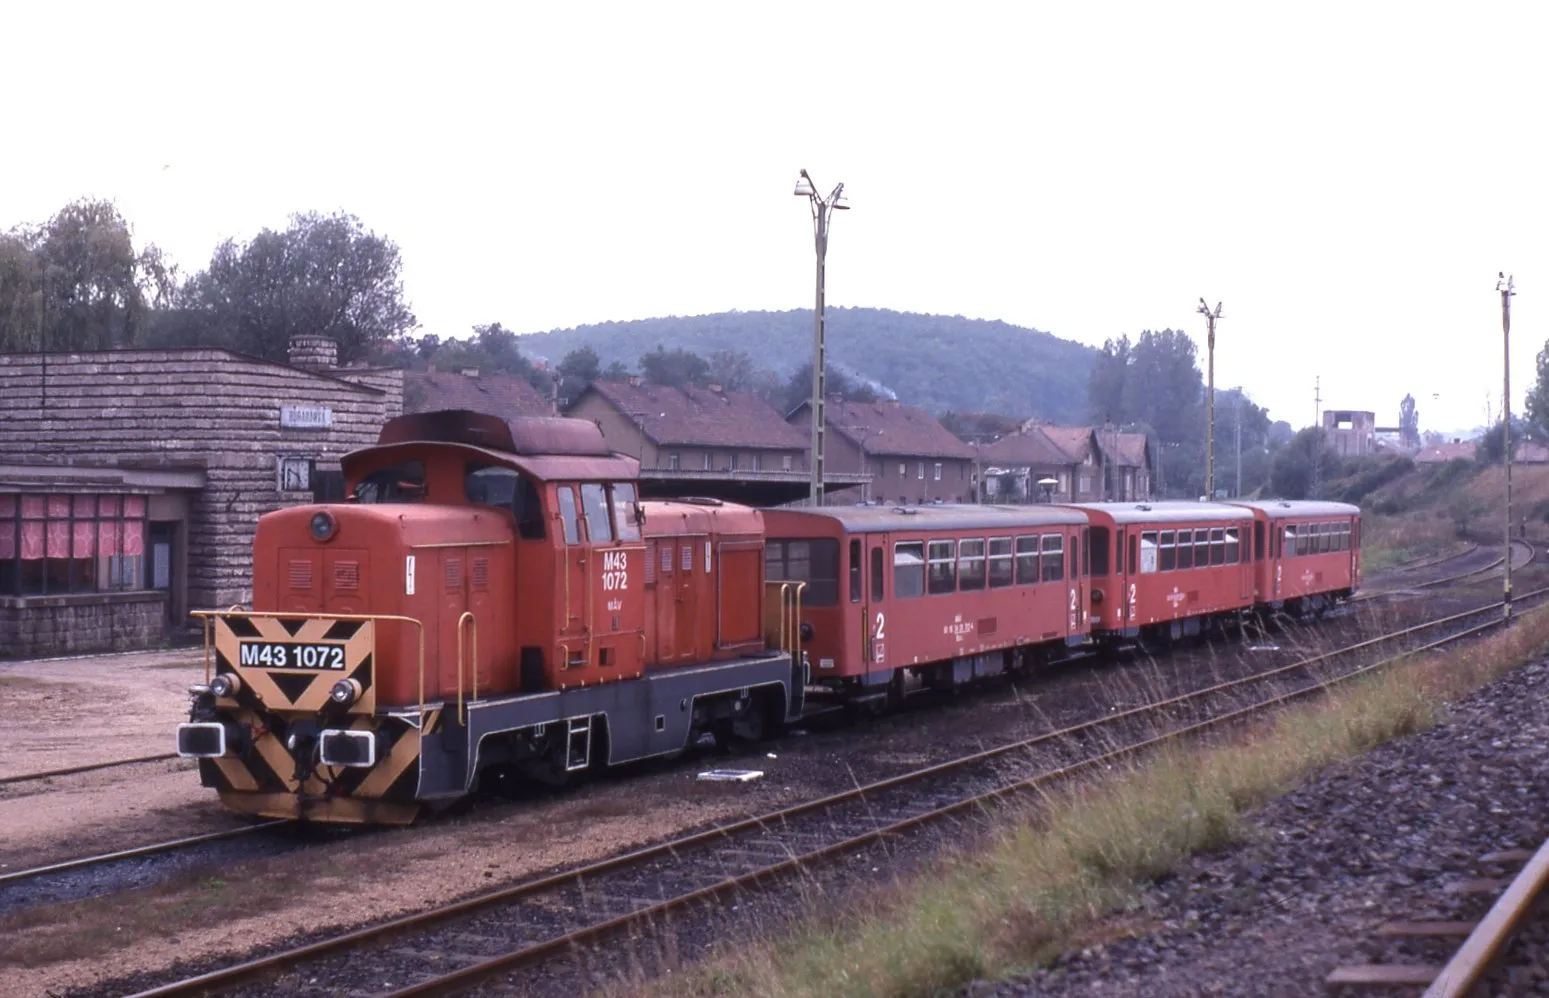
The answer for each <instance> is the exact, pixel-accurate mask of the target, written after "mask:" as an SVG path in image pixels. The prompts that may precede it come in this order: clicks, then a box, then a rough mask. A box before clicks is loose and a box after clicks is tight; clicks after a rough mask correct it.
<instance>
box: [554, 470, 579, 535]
mask: <svg viewBox="0 0 1549 998" xmlns="http://www.w3.org/2000/svg"><path fill="white" fill-rule="evenodd" d="M559 518H560V520H561V521H562V522H563V523H564V525H565V543H566V544H579V543H581V520H580V517H578V516H577V515H576V504H575V489H574V488H572V487H571V486H569V485H561V486H560V487H559Z"/></svg>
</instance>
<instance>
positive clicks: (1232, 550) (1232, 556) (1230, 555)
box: [1226, 530, 1239, 565]
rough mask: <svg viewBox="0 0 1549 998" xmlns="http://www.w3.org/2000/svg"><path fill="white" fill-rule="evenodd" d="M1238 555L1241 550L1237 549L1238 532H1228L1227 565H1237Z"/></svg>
mask: <svg viewBox="0 0 1549 998" xmlns="http://www.w3.org/2000/svg"><path fill="white" fill-rule="evenodd" d="M1238 553H1239V549H1238V547H1237V531H1236V530H1228V531H1227V532H1226V563H1227V564H1228V565H1235V564H1237V561H1238Z"/></svg>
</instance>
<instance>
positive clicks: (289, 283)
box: [182, 212, 515, 362]
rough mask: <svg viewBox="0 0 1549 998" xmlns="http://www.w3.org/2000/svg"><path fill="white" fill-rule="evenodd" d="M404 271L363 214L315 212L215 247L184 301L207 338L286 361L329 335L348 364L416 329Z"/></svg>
mask: <svg viewBox="0 0 1549 998" xmlns="http://www.w3.org/2000/svg"><path fill="white" fill-rule="evenodd" d="M401 270H402V265H401V262H400V260H399V255H398V246H397V245H396V244H395V243H393V241H392V240H390V239H387V238H386V237H384V236H379V235H377V234H376V233H374V232H371V231H369V230H367V229H365V228H364V227H363V226H362V225H361V223H360V220H359V219H358V218H356V217H355V216H353V215H344V214H336V215H320V214H318V213H316V212H309V213H306V214H299V215H293V216H291V221H290V227H289V228H287V229H285V230H284V231H280V232H276V231H274V230H272V229H265V230H263V231H262V232H260V233H259V234H258V235H257V236H254V237H253V239H252V241H251V242H249V243H247V244H245V245H239V244H238V243H237V242H236V241H234V240H231V239H228V240H226V241H225V242H224V243H222V244H221V245H220V246H217V247H216V249H215V253H214V254H213V255H212V256H211V258H210V265H209V267H208V268H207V269H206V270H204V271H202V272H200V273H199V274H197V275H195V276H194V277H193V278H192V279H191V280H190V281H189V282H188V284H187V285H186V286H185V287H184V289H183V294H182V299H183V303H184V304H185V305H186V306H187V307H188V308H190V309H191V310H193V311H195V312H197V313H199V316H200V318H201V319H202V321H203V328H204V330H205V332H204V333H203V334H202V336H203V338H204V339H205V340H206V341H213V342H216V343H219V344H221V345H224V346H228V347H231V348H233V349H237V350H241V351H244V352H246V353H251V354H253V355H255V356H258V357H264V358H267V359H269V360H278V361H283V360H285V358H286V357H287V355H288V352H289V347H290V338H291V336H293V335H295V334H298V333H309V334H315V335H321V336H328V337H331V338H332V339H333V340H334V341H335V342H337V343H338V344H339V359H340V361H341V362H347V361H351V360H356V359H360V358H363V357H365V356H367V355H368V354H369V353H370V352H371V351H372V350H373V349H374V348H377V347H380V346H382V345H384V344H386V343H388V342H390V341H392V340H394V339H397V338H398V337H400V336H402V335H403V334H405V333H407V332H408V331H409V330H410V329H413V328H414V326H415V319H414V313H413V312H411V311H410V310H409V306H408V304H407V303H406V302H405V301H404V297H403V280H402V278H401V276H400V272H401ZM498 325H499V324H498V323H497V324H496V327H497V328H498ZM512 338H513V340H514V338H515V337H514V336H513V337H512ZM431 352H432V353H434V352H435V350H434V349H432V351H431Z"/></svg>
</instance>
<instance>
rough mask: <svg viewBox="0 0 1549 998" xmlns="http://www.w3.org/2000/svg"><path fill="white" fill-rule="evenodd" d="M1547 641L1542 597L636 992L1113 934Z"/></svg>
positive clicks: (910, 987) (1061, 800)
mask: <svg viewBox="0 0 1549 998" xmlns="http://www.w3.org/2000/svg"><path fill="white" fill-rule="evenodd" d="M1546 648H1549V611H1538V612H1534V613H1531V614H1528V615H1525V616H1524V617H1523V618H1522V619H1521V620H1519V621H1518V622H1517V624H1516V626H1514V627H1513V628H1512V629H1511V630H1509V631H1508V632H1506V633H1504V634H1499V635H1495V636H1492V637H1490V638H1487V639H1484V640H1482V641H1479V642H1475V643H1473V644H1471V645H1470V646H1468V647H1466V648H1460V649H1457V650H1454V651H1451V652H1448V653H1446V654H1438V655H1429V656H1424V657H1422V658H1418V659H1415V660H1412V661H1407V662H1404V663H1400V664H1398V665H1397V666H1395V667H1391V668H1389V669H1386V670H1383V671H1381V672H1378V673H1376V674H1372V675H1368V676H1364V677H1361V678H1359V679H1356V680H1353V681H1351V682H1349V683H1346V684H1343V685H1341V686H1338V687H1335V688H1334V690H1333V691H1332V692H1331V693H1330V694H1329V695H1328V696H1327V697H1325V698H1323V699H1321V700H1319V701H1317V702H1314V703H1307V704H1303V705H1301V706H1298V707H1293V708H1289V709H1286V710H1284V711H1282V712H1281V713H1280V714H1278V715H1277V716H1276V717H1275V718H1274V719H1273V720H1272V721H1270V722H1269V723H1266V724H1264V725H1261V726H1259V727H1257V728H1255V729H1253V730H1252V731H1249V732H1246V733H1242V734H1239V735H1237V736H1236V737H1233V738H1230V739H1228V740H1226V741H1223V742H1218V743H1217V744H1214V745H1203V746H1193V747H1190V746H1175V747H1171V748H1168V749H1165V750H1162V751H1159V752H1157V753H1155V754H1153V755H1151V756H1150V757H1149V758H1148V759H1146V760H1145V761H1144V762H1142V763H1138V764H1136V765H1135V766H1132V767H1130V768H1127V769H1124V770H1121V771H1117V772H1115V773H1113V774H1111V775H1110V776H1108V777H1107V778H1105V779H1100V780H1095V781H1090V782H1086V783H1083V784H1081V785H1077V786H1071V787H1066V788H1064V789H1061V790H1057V791H1052V792H1050V793H1049V794H1048V795H1047V796H1046V797H1045V798H1044V799H1042V800H1041V801H1038V802H1036V805H1035V806H1029V807H1024V808H1022V809H1019V810H1014V811H1010V812H1006V813H1004V814H1002V815H998V816H997V817H996V819H995V820H993V821H987V822H986V823H985V824H986V826H987V827H985V828H982V829H977V830H974V831H975V834H974V835H973V844H972V846H971V847H965V848H963V849H961V850H959V851H957V852H954V853H951V854H949V855H947V856H946V857H944V858H942V859H941V860H940V861H939V862H933V863H932V865H931V866H930V868H929V869H928V870H927V871H925V872H923V873H921V874H919V875H917V876H914V877H912V878H910V879H908V880H906V881H903V882H901V883H898V884H895V885H894V886H892V887H890V888H886V889H880V890H878V891H877V892H876V893H875V895H873V896H869V897H865V898H862V899H861V901H860V902H859V903H856V902H855V900H854V899H853V898H851V899H848V903H847V907H846V909H845V910H843V911H842V912H840V913H834V911H835V909H836V908H838V900H839V899H836V898H821V897H820V898H815V899H814V900H813V908H814V910H815V912H817V913H816V914H814V915H813V916H812V917H811V918H810V919H809V920H807V921H805V922H803V923H801V924H800V925H798V926H797V927H796V928H795V929H794V930H791V931H787V932H784V933H783V934H780V935H779V936H778V937H777V938H774V939H773V940H768V939H767V937H766V936H764V935H763V934H762V933H760V934H758V935H756V936H753V937H750V938H741V937H739V938H737V939H736V940H735V941H734V942H732V943H729V944H727V945H725V946H723V947H722V952H721V953H720V954H719V955H718V956H715V957H713V958H711V959H710V960H709V961H707V962H706V963H704V964H702V965H700V966H696V967H691V968H689V969H688V970H687V972H686V973H678V974H674V975H672V976H670V977H661V978H657V979H655V980H652V981H636V982H634V983H631V984H624V985H619V986H618V987H616V988H615V991H616V992H618V993H621V994H631V995H674V996H684V995H687V996H699V998H709V996H722V995H727V996H729V995H748V996H753V998H806V996H811V998H817V996H843V998H927V996H932V995H936V994H940V993H942V992H943V991H947V990H951V989H956V988H960V987H962V986H963V985H965V984H967V983H968V982H971V981H973V980H975V979H981V978H995V977H1001V976H1004V975H1007V974H1009V973H1011V972H1014V971H1016V970H1018V969H1021V968H1026V967H1028V966H1031V965H1034V964H1037V963H1038V962H1040V961H1042V960H1045V959H1047V958H1049V957H1050V956H1052V955H1053V954H1056V953H1059V952H1062V951H1064V950H1066V949H1069V948H1072V947H1073V946H1078V945H1083V944H1084V941H1085V940H1087V939H1090V938H1093V937H1094V935H1093V934H1094V933H1101V932H1104V931H1110V932H1111V931H1112V928H1111V926H1112V923H1100V922H1099V919H1100V918H1102V917H1103V916H1105V915H1109V914H1112V913H1114V912H1121V911H1123V910H1124V909H1126V908H1127V907H1129V906H1130V905H1132V904H1134V903H1135V901H1136V900H1137V899H1138V897H1139V894H1140V891H1141V890H1142V889H1143V888H1144V887H1145V885H1146V884H1148V883H1150V882H1152V881H1154V880H1155V879H1156V878H1157V877H1159V876H1161V875H1162V874H1165V873H1166V872H1168V871H1169V870H1172V869H1174V868H1175V867H1176V866H1177V865H1178V864H1179V863H1180V862H1182V861H1183V860H1184V859H1185V858H1186V857H1188V856H1189V855H1191V854H1193V853H1197V852H1200V851H1204V850H1210V849H1215V848H1219V847H1222V846H1226V845H1229V844H1231V843H1234V842H1236V841H1238V840H1240V839H1241V838H1242V837H1243V835H1244V834H1245V831H1246V829H1247V828H1248V827H1249V823H1248V821H1247V815H1248V814H1249V812H1251V811H1252V810H1253V809H1255V808H1257V807H1259V806H1260V805H1262V804H1263V803H1264V802H1265V801H1267V800H1269V799H1270V798H1272V797H1275V796H1278V795H1280V794H1282V793H1284V792H1286V791H1287V790H1288V789H1290V788H1292V787H1294V786H1296V785H1297V784H1298V783H1299V782H1301V781H1302V780H1303V779H1305V777H1306V776H1307V775H1308V774H1309V773H1311V772H1312V771H1314V770H1316V769H1318V768H1319V767H1321V766H1324V765H1327V764H1329V763H1332V762H1336V761H1339V760H1341V759H1346V758H1349V757H1352V756H1355V755H1358V754H1360V753H1362V752H1365V751H1367V750H1368V749H1370V748H1371V747H1373V746H1375V745H1378V744H1381V743H1382V742H1385V741H1388V740H1389V739H1392V738H1395V737H1398V736H1400V735H1404V734H1408V733H1411V732H1414V731H1418V730H1420V729H1422V728H1424V727H1426V726H1428V725H1430V724H1433V723H1435V721H1436V720H1437V719H1438V718H1439V717H1440V716H1442V714H1443V712H1444V711H1445V708H1446V704H1447V703H1448V702H1449V701H1450V700H1452V699H1453V698H1455V697H1457V696H1459V695H1461V694H1463V693H1466V692H1468V691H1470V690H1472V689H1474V688H1476V687H1477V686H1479V685H1481V684H1482V683H1484V682H1487V681H1488V680H1490V679H1492V678H1494V677H1496V676H1497V675H1499V674H1500V673H1502V672H1504V671H1505V670H1506V669H1508V668H1511V667H1513V666H1515V665H1518V664H1520V663H1523V662H1526V661H1529V660H1531V659H1533V658H1535V657H1537V656H1539V655H1542V654H1543V653H1544V651H1545V649H1546Z"/></svg>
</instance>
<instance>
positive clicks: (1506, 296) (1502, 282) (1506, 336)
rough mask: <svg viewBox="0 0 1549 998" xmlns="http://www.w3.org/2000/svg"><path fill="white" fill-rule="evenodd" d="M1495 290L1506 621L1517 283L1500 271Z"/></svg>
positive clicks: (1507, 616)
mask: <svg viewBox="0 0 1549 998" xmlns="http://www.w3.org/2000/svg"><path fill="white" fill-rule="evenodd" d="M1495 290H1497V291H1499V292H1500V293H1501V342H1502V346H1503V349H1504V351H1505V352H1504V357H1505V375H1504V377H1503V379H1502V383H1501V419H1502V420H1503V421H1504V423H1503V425H1502V427H1501V428H1502V430H1504V431H1505V432H1504V436H1505V444H1506V447H1505V451H1506V551H1505V552H1504V553H1505V556H1506V563H1505V564H1506V589H1505V620H1506V622H1507V623H1511V296H1512V295H1514V294H1516V293H1517V288H1516V283H1515V282H1514V281H1513V280H1512V279H1511V278H1510V277H1507V276H1506V272H1505V271H1500V277H1499V279H1498V280H1497V281H1496V282H1495Z"/></svg>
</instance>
